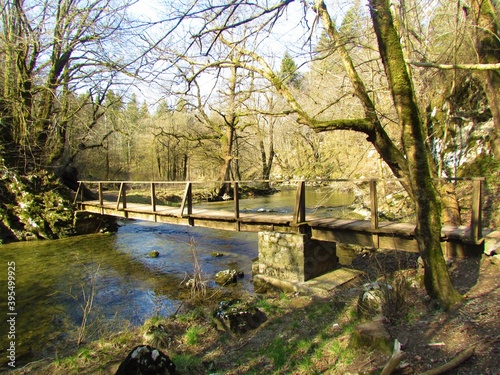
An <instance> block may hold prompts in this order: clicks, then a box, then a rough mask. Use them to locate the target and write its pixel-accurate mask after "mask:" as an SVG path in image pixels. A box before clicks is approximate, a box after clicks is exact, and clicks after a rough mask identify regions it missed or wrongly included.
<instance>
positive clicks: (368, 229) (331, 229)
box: [74, 178, 483, 252]
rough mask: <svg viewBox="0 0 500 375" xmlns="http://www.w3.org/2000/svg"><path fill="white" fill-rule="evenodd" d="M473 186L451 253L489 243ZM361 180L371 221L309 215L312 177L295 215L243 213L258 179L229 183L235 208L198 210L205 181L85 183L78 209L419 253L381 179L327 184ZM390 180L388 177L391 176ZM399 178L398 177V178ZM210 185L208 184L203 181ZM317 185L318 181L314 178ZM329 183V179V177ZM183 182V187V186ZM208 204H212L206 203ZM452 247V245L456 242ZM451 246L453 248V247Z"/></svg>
mask: <svg viewBox="0 0 500 375" xmlns="http://www.w3.org/2000/svg"><path fill="white" fill-rule="evenodd" d="M461 180H462V181H466V182H468V183H470V184H471V187H472V189H469V190H471V191H472V194H471V204H470V212H471V218H470V223H469V224H468V225H464V226H448V225H445V226H443V228H442V237H441V238H442V241H443V244H447V246H446V248H447V251H457V250H456V248H457V246H458V248H459V250H458V251H463V249H464V247H465V246H467V245H474V246H475V245H480V244H481V243H482V241H483V236H482V228H481V187H482V181H483V179H482V178H475V179H461ZM346 181H350V182H358V183H365V184H369V187H370V208H371V210H370V211H371V217H370V220H355V219H341V218H333V217H332V218H325V217H319V216H315V215H313V214H308V215H307V216H306V198H305V197H306V195H305V191H306V186H308V185H307V184H306V181H297V191H296V199H295V205H294V208H293V212H291V213H289V214H281V213H269V212H263V213H261V212H252V213H248V212H242V210H240V185H241V184H242V183H250V182H252V183H254V181H250V182H245V181H229V182H228V183H230V184H231V185H232V186H233V192H234V194H233V197H234V198H233V200H232V210H231V211H227V210H220V209H217V208H216V206H214V208H212V207H210V208H197V207H196V204H195V202H194V200H193V184H202V182H199V183H198V182H172V181H168V182H167V181H153V182H151V181H79V188H78V191H77V194H76V196H75V202H74V203H75V204H76V205H77V207H78V209H80V210H83V211H87V212H91V213H97V214H102V215H111V216H116V217H120V218H127V219H138V220H146V221H152V222H162V223H170V224H176V225H189V226H200V227H208V228H214V229H223V230H231V231H248V232H263V231H276V232H295V233H307V234H309V235H310V236H311V238H312V239H313V240H319V241H330V242H337V243H347V244H355V245H360V246H364V247H370V248H382V249H398V250H405V251H411V252H417V251H418V248H417V243H416V240H415V224H411V223H398V222H389V221H380V220H379V210H378V198H377V196H378V194H377V182H378V180H376V179H370V180H328V181H326V183H341V182H346ZM386 181H387V180H386ZM392 181H397V180H392ZM203 183H206V182H203ZM314 183H317V181H314ZM323 183H325V181H323ZM180 184H182V185H180ZM134 185H135V186H139V185H140V186H142V187H144V186H148V188H147V190H149V193H147V195H149V196H148V197H146V201H143V202H142V203H137V202H135V203H133V202H131V200H129V201H128V200H127V190H129V189H132V188H133V187H134ZM163 185H165V186H169V187H170V188H172V187H174V188H176V189H177V190H180V191H182V190H184V194H183V197H182V201H181V202H180V206H178V207H173V206H171V205H166V204H159V203H158V202H159V201H160V200H159V198H158V194H157V190H158V188H159V187H161V186H163ZM92 186H93V187H94V189H96V190H94V198H84V194H83V192H84V188H87V187H92ZM205 206H206V205H205ZM450 245H451V246H450ZM450 249H451V250H450Z"/></svg>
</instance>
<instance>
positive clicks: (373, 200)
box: [370, 179, 380, 249]
mask: <svg viewBox="0 0 500 375" xmlns="http://www.w3.org/2000/svg"><path fill="white" fill-rule="evenodd" d="M370 212H371V223H372V230H374V231H376V230H377V229H378V196H377V180H375V179H371V180H370ZM372 239H373V246H374V247H375V248H376V249H378V248H379V245H380V244H379V237H378V234H377V233H374V234H373V235H372Z"/></svg>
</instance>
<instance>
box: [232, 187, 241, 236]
mask: <svg viewBox="0 0 500 375" xmlns="http://www.w3.org/2000/svg"><path fill="white" fill-rule="evenodd" d="M233 189H234V190H233V192H234V193H233V194H234V219H235V220H236V231H238V232H239V231H240V220H239V219H240V197H239V195H238V181H235V182H234V185H233Z"/></svg>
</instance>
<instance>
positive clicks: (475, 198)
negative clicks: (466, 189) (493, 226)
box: [470, 178, 483, 243]
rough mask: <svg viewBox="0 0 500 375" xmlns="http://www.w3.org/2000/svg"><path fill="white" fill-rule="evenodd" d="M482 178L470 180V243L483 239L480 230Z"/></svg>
mask: <svg viewBox="0 0 500 375" xmlns="http://www.w3.org/2000/svg"><path fill="white" fill-rule="evenodd" d="M482 182H483V179H482V178H475V179H473V180H472V212H471V216H472V217H471V233H470V234H471V241H472V242H473V243H478V242H479V241H480V240H482V238H483V234H482V229H481V202H482Z"/></svg>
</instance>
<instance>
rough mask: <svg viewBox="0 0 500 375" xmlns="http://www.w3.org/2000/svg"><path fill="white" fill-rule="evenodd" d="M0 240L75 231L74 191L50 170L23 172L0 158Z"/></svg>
mask: <svg viewBox="0 0 500 375" xmlns="http://www.w3.org/2000/svg"><path fill="white" fill-rule="evenodd" d="M0 198H1V199H0V242H9V241H16V240H27V239H41V238H46V239H54V238H61V237H66V236H68V235H71V234H73V233H75V230H74V220H73V218H74V207H73V204H72V202H71V194H70V192H69V190H68V189H67V188H65V187H64V186H63V185H62V184H61V183H60V182H59V180H58V179H57V178H56V177H55V176H54V175H53V174H51V173H49V172H46V171H43V170H41V171H37V172H33V173H30V174H24V175H23V174H21V173H19V172H16V171H13V170H10V169H8V168H7V167H6V166H5V164H4V162H3V159H0Z"/></svg>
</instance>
